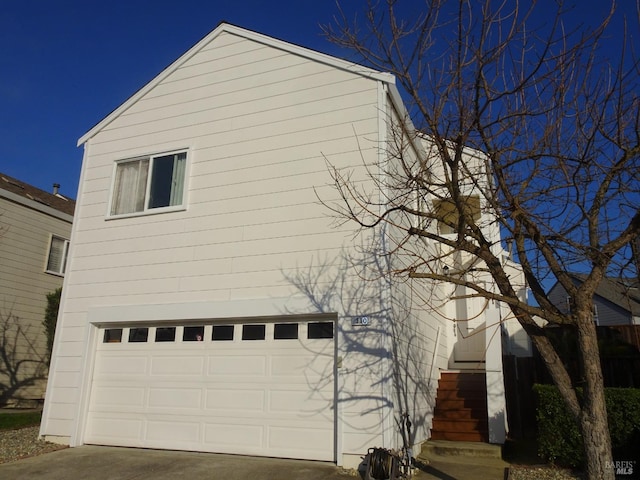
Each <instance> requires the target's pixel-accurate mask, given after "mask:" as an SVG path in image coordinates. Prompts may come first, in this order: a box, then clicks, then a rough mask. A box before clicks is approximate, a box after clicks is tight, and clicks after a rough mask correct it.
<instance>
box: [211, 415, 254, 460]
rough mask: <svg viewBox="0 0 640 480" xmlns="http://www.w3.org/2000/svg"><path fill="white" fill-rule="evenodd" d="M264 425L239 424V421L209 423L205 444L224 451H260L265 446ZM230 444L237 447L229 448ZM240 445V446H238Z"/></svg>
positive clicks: (214, 449) (215, 449)
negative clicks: (232, 422)
mask: <svg viewBox="0 0 640 480" xmlns="http://www.w3.org/2000/svg"><path fill="white" fill-rule="evenodd" d="M263 436H264V426H262V425H239V424H238V423H234V424H228V423H222V422H221V423H207V424H206V426H205V434H204V441H205V444H206V445H207V446H208V447H209V448H211V449H213V450H211V451H220V452H224V453H232V452H233V451H236V452H241V451H245V452H249V451H251V450H252V449H253V450H254V451H260V449H261V448H262V446H263V441H262V439H263ZM230 446H233V447H236V448H232V449H229V447H230ZM238 447H239V448H238Z"/></svg>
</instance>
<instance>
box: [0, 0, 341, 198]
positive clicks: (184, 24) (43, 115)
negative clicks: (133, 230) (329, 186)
mask: <svg viewBox="0 0 640 480" xmlns="http://www.w3.org/2000/svg"><path fill="white" fill-rule="evenodd" d="M335 11H336V9H335V3H334V2H333V1H332V0H316V1H305V0H298V1H289V0H285V1H275V0H272V1H262V0H249V1H247V0H245V1H239V0H208V1H205V0H202V1H194V0H180V1H176V0H172V1H166V0H155V1H149V0H126V1H122V0H112V1H109V2H105V1H96V0H1V1H0V45H2V47H1V48H0V65H1V66H2V74H1V75H0V109H1V111H0V148H1V149H2V150H1V151H2V159H3V160H2V161H0V172H2V173H5V174H7V175H10V176H13V177H16V178H18V179H20V180H23V181H25V182H27V183H30V184H32V185H35V186H37V187H39V188H42V189H45V190H50V189H51V185H52V184H53V183H54V182H57V183H60V184H61V185H62V188H61V193H63V194H66V195H69V196H72V197H75V195H76V192H77V183H78V178H79V175H80V166H81V162H82V153H83V152H82V148H78V147H76V142H77V140H78V138H79V137H80V136H82V135H83V134H84V133H85V132H87V131H88V130H89V129H90V128H91V127H92V126H94V125H95V124H96V123H98V122H99V121H100V120H101V119H102V118H104V117H105V116H106V115H107V114H109V113H110V112H111V111H112V110H113V109H115V108H116V107H118V106H119V105H120V104H121V103H122V102H124V101H125V100H126V99H127V98H128V97H129V96H131V95H132V94H133V93H135V92H136V91H137V90H138V89H140V88H141V87H142V86H144V85H145V84H146V83H147V82H148V81H150V80H151V79H152V78H154V77H155V76H156V75H157V74H158V73H160V71H162V70H163V69H164V68H165V67H166V66H168V65H169V64H170V63H171V62H173V61H174V60H175V59H177V58H178V57H179V56H180V55H181V54H182V53H184V52H185V51H186V50H188V49H189V48H190V47H191V46H193V45H194V44H195V43H196V42H197V41H198V40H200V39H201V38H202V37H204V36H205V35H206V34H207V33H209V32H210V31H211V30H213V29H214V28H215V27H216V25H217V24H218V23H219V22H221V21H223V20H224V21H227V22H230V23H233V24H236V25H238V26H241V27H245V28H249V29H252V30H256V31H259V32H261V33H264V34H267V35H271V36H275V37H277V38H280V39H282V40H286V41H289V42H292V43H297V44H300V45H303V46H305V47H309V48H313V49H316V50H320V51H323V52H326V53H330V54H337V53H338V52H337V51H336V50H335V47H333V46H332V45H331V44H330V43H329V42H328V41H327V40H326V39H325V38H324V37H322V35H321V30H320V27H319V24H321V23H328V22H330V21H331V17H332V15H333V14H334V13H335ZM346 53H347V54H348V52H346ZM342 56H344V55H342Z"/></svg>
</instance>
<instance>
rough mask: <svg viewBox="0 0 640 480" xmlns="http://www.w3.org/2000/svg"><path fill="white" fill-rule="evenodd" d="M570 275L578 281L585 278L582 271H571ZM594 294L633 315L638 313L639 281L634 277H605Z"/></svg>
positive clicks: (639, 311)
mask: <svg viewBox="0 0 640 480" xmlns="http://www.w3.org/2000/svg"><path fill="white" fill-rule="evenodd" d="M570 276H571V277H572V278H573V279H574V280H575V281H577V282H578V283H582V282H584V280H585V279H586V278H587V276H586V275H585V274H582V273H572V274H570ZM596 295H598V296H599V297H602V298H604V299H605V300H608V301H609V302H611V303H613V304H615V305H617V306H619V307H621V308H624V309H625V310H627V311H628V312H631V315H633V316H639V315H640V282H638V280H636V279H626V278H616V277H605V278H603V279H602V281H601V282H600V284H599V285H598V288H597V289H596Z"/></svg>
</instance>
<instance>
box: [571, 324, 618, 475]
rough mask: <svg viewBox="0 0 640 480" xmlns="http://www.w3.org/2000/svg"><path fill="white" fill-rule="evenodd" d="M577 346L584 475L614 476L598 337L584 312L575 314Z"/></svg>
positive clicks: (593, 325) (594, 327)
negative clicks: (581, 372)
mask: <svg viewBox="0 0 640 480" xmlns="http://www.w3.org/2000/svg"><path fill="white" fill-rule="evenodd" d="M578 346H579V350H580V357H581V360H582V367H583V370H584V381H585V383H584V395H583V399H584V403H583V404H582V411H581V414H580V432H581V433H582V438H583V441H584V453H585V467H586V473H587V478H588V479H589V480H614V479H615V470H614V468H613V458H612V455H611V437H610V436H609V425H608V423H609V422H608V420H607V409H606V404H605V399H604V381H603V379H602V368H601V366H600V352H599V349H598V337H597V333H596V326H595V324H594V322H593V319H592V318H591V315H590V314H588V313H587V314H586V315H580V318H578Z"/></svg>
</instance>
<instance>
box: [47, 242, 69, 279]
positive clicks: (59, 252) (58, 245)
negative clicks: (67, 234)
mask: <svg viewBox="0 0 640 480" xmlns="http://www.w3.org/2000/svg"><path fill="white" fill-rule="evenodd" d="M66 243H67V242H65V240H64V239H62V238H58V237H51V247H50V248H49V259H48V260H47V271H48V272H56V273H64V267H63V261H64V257H65V244H66Z"/></svg>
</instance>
